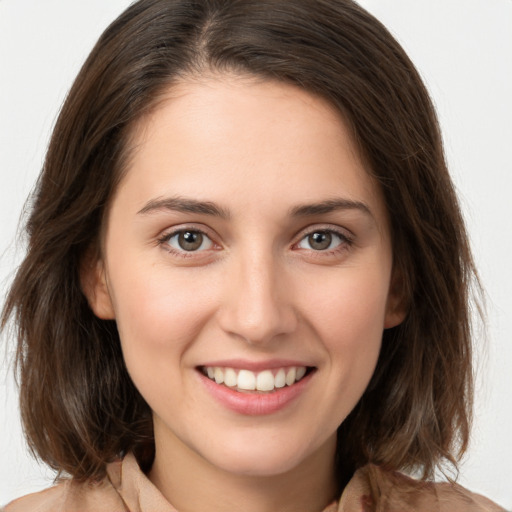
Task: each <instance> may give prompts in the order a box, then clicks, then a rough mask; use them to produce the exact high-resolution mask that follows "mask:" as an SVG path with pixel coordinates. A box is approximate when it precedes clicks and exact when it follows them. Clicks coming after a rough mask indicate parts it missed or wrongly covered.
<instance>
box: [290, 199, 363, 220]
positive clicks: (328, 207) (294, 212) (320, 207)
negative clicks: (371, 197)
mask: <svg viewBox="0 0 512 512" xmlns="http://www.w3.org/2000/svg"><path fill="white" fill-rule="evenodd" d="M338 210H359V211H361V212H363V213H364V214H366V215H369V216H370V217H372V218H373V214H372V212H371V210H370V208H369V207H368V205H367V204H365V203H363V202H362V201H353V200H351V199H343V198H336V199H327V200H325V201H320V202H319V203H311V204H303V205H298V206H295V207H294V208H292V209H291V211H290V215H291V216H292V217H311V216H313V215H325V214H327V213H331V212H335V211H338Z"/></svg>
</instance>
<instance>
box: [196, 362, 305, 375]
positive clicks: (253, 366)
mask: <svg viewBox="0 0 512 512" xmlns="http://www.w3.org/2000/svg"><path fill="white" fill-rule="evenodd" d="M291 366H305V367H312V366H313V365H311V364H308V363H305V362H303V361H297V360H293V359H268V360H266V361H249V360H247V359H223V360H215V361H208V362H207V363H203V364H201V365H199V367H200V368H208V367H220V368H233V369H236V370H250V371H253V372H259V371H263V370H273V369H275V368H287V367H291Z"/></svg>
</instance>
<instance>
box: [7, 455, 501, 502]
mask: <svg viewBox="0 0 512 512" xmlns="http://www.w3.org/2000/svg"><path fill="white" fill-rule="evenodd" d="M107 474H108V476H107V478H105V479H104V480H103V481H101V482H96V483H90V482H89V483H81V484H80V483H76V482H73V481H71V480H68V481H64V482H61V483H59V484H57V485H56V486H54V487H51V488H50V489H47V490H46V491H42V492H39V493H35V494H30V495H28V496H25V497H23V498H20V499H18V500H15V501H13V502H12V503H10V504H9V505H7V507H6V508H5V509H4V512H178V511H177V510H176V509H175V508H174V507H173V506H172V505H171V504H170V503H169V502H168V501H167V500H166V499H165V498H164V496H163V495H162V494H161V493H160V491H159V490H158V489H157V488H156V487H155V486H154V485H153V484H152V483H151V482H150V480H149V479H148V478H147V476H146V475H145V474H144V473H143V472H142V471H141V470H140V468H139V466H138V464H137V461H136V460H135V457H134V456H133V455H131V454H129V455H127V456H126V457H125V458H124V460H123V461H119V462H115V463H112V464H109V466H108V468H107ZM323 512H506V511H505V509H503V508H501V507H500V506H498V505H496V504H495V503H493V502H492V501H490V500H488V499H487V498H484V497H483V496H480V495H478V494H474V493H472V492H470V491H468V490H467V489H464V488H463V487H461V486H460V485H457V484H450V483H432V482H420V481H417V480H414V479H412V478H409V477H407V476H405V475H403V474H401V473H398V472H392V471H385V470H383V469H382V468H380V467H378V466H374V465H372V464H368V465H367V466H364V467H363V468H361V469H359V470H357V471H356V473H355V474H354V476H353V477H352V479H351V480H350V482H349V483H348V485H347V486H346V487H345V490H344V491H343V494H342V495H341V498H340V499H339V501H337V502H335V503H332V504H331V505H329V506H328V507H327V508H326V509H324V510H323Z"/></svg>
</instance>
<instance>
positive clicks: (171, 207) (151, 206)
mask: <svg viewBox="0 0 512 512" xmlns="http://www.w3.org/2000/svg"><path fill="white" fill-rule="evenodd" d="M162 211H176V212H184V213H198V214H201V215H211V216H213V217H220V218H222V219H228V218H229V217H230V215H229V212H228V211H227V210H225V209H223V208H220V207H219V206H217V205H216V204H215V203H212V202H210V201H198V200H196V199H189V198H185V197H179V196H176V197H165V198H159V199H152V200H151V201H148V202H147V203H146V204H145V205H144V207H143V208H142V209H141V210H139V211H138V212H137V214H140V215H145V214H149V213H155V212H162Z"/></svg>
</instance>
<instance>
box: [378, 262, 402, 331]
mask: <svg viewBox="0 0 512 512" xmlns="http://www.w3.org/2000/svg"><path fill="white" fill-rule="evenodd" d="M407 310H408V300H407V299H406V293H405V287H404V282H403V279H402V277H401V274H400V272H398V271H397V270H396V269H395V270H394V271H393V276H392V278H391V285H390V288H389V294H388V301H387V304H386V316H385V318H384V329H391V328H392V327H396V326H397V325H400V324H401V323H402V322H403V321H404V320H405V317H406V316H407Z"/></svg>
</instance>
